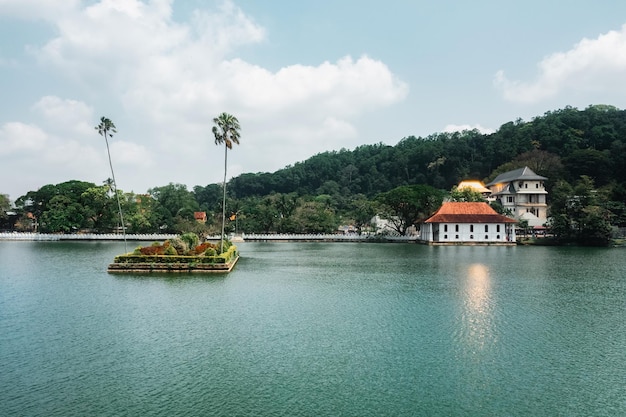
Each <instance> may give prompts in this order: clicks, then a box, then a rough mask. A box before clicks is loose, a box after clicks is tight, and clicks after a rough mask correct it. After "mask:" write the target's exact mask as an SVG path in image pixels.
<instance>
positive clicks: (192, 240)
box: [108, 233, 239, 273]
mask: <svg viewBox="0 0 626 417" xmlns="http://www.w3.org/2000/svg"><path fill="white" fill-rule="evenodd" d="M238 260H239V252H238V250H237V247H236V246H235V245H233V244H232V242H230V241H229V240H227V239H224V240H223V241H217V242H209V241H205V242H202V243H200V239H199V237H198V235H196V234H195V233H185V234H183V235H181V236H180V237H176V238H173V239H168V240H166V241H164V242H163V243H159V242H154V243H153V244H152V245H149V246H139V247H137V248H136V249H135V250H134V251H133V252H132V253H126V254H123V255H118V256H116V257H115V259H114V261H113V263H112V264H110V265H109V267H108V272H110V273H138V272H139V273H141V272H205V273H211V272H222V273H226V272H230V271H231V270H232V269H233V267H234V266H235V264H236V263H237V261H238Z"/></svg>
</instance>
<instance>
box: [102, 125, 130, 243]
mask: <svg viewBox="0 0 626 417" xmlns="http://www.w3.org/2000/svg"><path fill="white" fill-rule="evenodd" d="M104 141H105V142H106V144H107V155H108V156H109V166H110V167H111V176H112V177H113V188H114V190H113V192H115V197H116V198H117V208H118V210H119V211H120V222H121V224H122V233H123V235H124V253H128V248H127V246H126V227H124V216H123V215H122V205H121V204H120V196H119V194H118V193H117V183H116V182H115V173H114V172H113V163H112V162H111V152H110V151H109V141H108V140H107V137H106V134H105V135H104Z"/></svg>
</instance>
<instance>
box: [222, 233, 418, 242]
mask: <svg viewBox="0 0 626 417" xmlns="http://www.w3.org/2000/svg"><path fill="white" fill-rule="evenodd" d="M241 237H242V238H243V240H244V241H325V242H367V241H390V242H412V241H416V240H417V239H418V236H416V235H412V236H393V235H357V234H315V233H309V234H273V233H267V234H257V233H254V234H245V235H242V236H241ZM212 238H215V237H212ZM216 238H217V239H219V236H217V237H216Z"/></svg>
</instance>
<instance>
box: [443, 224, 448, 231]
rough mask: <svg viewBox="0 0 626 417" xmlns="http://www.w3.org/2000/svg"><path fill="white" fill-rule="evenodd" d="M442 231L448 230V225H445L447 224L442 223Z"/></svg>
mask: <svg viewBox="0 0 626 417" xmlns="http://www.w3.org/2000/svg"><path fill="white" fill-rule="evenodd" d="M443 231H444V232H447V231H448V225H447V224H444V225H443Z"/></svg>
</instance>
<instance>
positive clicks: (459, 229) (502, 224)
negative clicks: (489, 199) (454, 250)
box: [420, 202, 517, 245]
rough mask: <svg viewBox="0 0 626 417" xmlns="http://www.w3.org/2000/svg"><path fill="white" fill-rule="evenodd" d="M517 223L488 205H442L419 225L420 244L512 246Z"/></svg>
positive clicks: (449, 203) (447, 203) (450, 203)
mask: <svg viewBox="0 0 626 417" xmlns="http://www.w3.org/2000/svg"><path fill="white" fill-rule="evenodd" d="M516 223H517V221H516V220H514V219H511V218H509V217H506V216H503V215H501V214H498V213H497V212H496V211H495V210H494V209H492V208H491V207H490V206H489V204H487V203H460V202H445V203H443V204H442V206H441V207H440V208H439V210H437V212H436V213H435V214H433V215H432V216H431V217H429V218H428V219H426V220H425V221H424V222H423V223H422V224H421V225H420V240H421V241H423V242H425V243H428V244H432V245H455V244H479V245H487V244H489V245H515V238H516V237H515V224H516Z"/></svg>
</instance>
